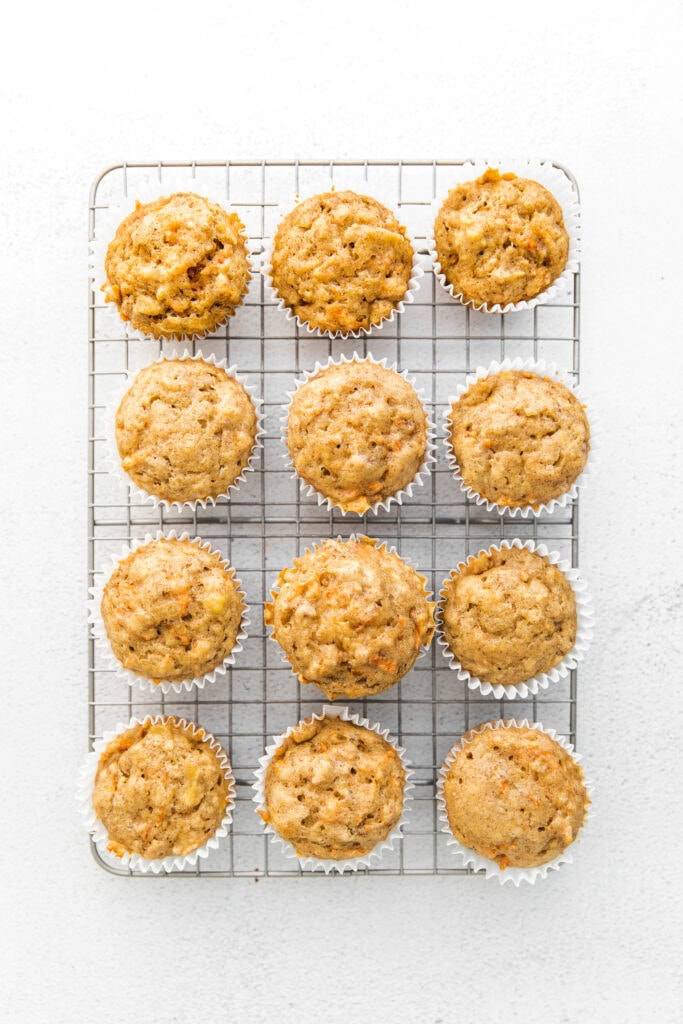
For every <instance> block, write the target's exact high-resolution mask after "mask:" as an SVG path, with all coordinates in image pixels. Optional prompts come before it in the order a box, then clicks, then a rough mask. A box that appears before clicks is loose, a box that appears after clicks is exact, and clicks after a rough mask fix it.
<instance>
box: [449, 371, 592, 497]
mask: <svg viewBox="0 0 683 1024" xmlns="http://www.w3.org/2000/svg"><path fill="white" fill-rule="evenodd" d="M448 419H449V421H450V427H451V430H450V436H451V443H452V445H453V452H454V455H455V458H456V460H457V463H458V466H459V467H460V475H461V476H462V478H463V480H464V482H465V485H466V486H467V487H471V488H472V490H474V491H476V492H477V493H478V494H480V495H481V496H482V497H484V498H487V499H488V500H489V501H494V502H496V503H497V504H498V505H503V506H518V507H523V506H527V505H531V506H532V507H533V508H537V507H538V506H539V505H543V504H545V503H547V502H549V501H551V500H552V499H553V498H559V497H560V496H561V495H562V494H564V493H565V492H566V491H568V490H569V489H570V488H571V486H572V484H573V483H574V481H575V480H577V479H578V477H579V476H580V475H581V473H582V472H583V469H584V466H585V465H586V461H587V459H588V452H589V450H590V427H589V424H588V419H587V417H586V413H585V412H584V408H583V406H582V405H581V402H580V401H579V399H578V398H577V397H576V395H575V394H574V393H573V392H572V391H571V390H570V389H569V388H568V387H566V386H565V385H564V384H561V383H560V382H559V381H556V380H551V379H550V378H549V377H539V376H538V375H537V374H535V373H530V372H528V371H526V370H504V371H502V372H501V373H495V374H491V376H489V377H483V378H481V379H480V380H478V381H475V383H474V384H472V385H471V386H470V387H469V388H468V389H467V391H466V392H465V393H464V395H462V396H461V397H460V399H459V400H458V401H457V402H454V403H453V405H452V406H451V410H450V413H449V416H448Z"/></svg>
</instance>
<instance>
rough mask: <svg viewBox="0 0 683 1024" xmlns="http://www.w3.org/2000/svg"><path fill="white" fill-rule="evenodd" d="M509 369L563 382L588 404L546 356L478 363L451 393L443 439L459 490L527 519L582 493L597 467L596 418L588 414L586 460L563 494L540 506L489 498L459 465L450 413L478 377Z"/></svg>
mask: <svg viewBox="0 0 683 1024" xmlns="http://www.w3.org/2000/svg"><path fill="white" fill-rule="evenodd" d="M508 370H525V371H528V372H529V373H534V374H536V376H538V377H547V378H549V379H551V380H554V381H557V382H558V383H560V384H564V385H565V387H567V388H569V390H570V391H571V392H573V394H574V395H575V396H576V397H577V398H578V399H579V400H580V401H581V403H582V405H584V407H585V406H586V403H585V400H584V396H583V391H582V389H581V388H580V387H579V386H578V385H577V384H574V382H573V380H572V377H571V374H569V373H568V372H567V371H566V370H562V369H560V368H559V367H558V366H556V365H555V364H554V363H546V361H545V360H544V359H522V358H521V357H520V356H518V357H517V358H516V359H509V358H508V359H504V360H503V361H502V363H498V362H496V361H495V360H494V362H492V363H489V365H488V366H487V367H483V366H479V367H477V370H476V372H475V373H472V374H469V375H468V376H467V378H466V379H465V382H464V384H459V385H458V390H457V393H456V394H455V395H451V396H449V398H448V400H447V402H446V409H445V411H444V427H445V435H446V436H445V438H444V443H445V445H446V450H447V452H448V464H449V466H450V468H451V472H452V473H453V476H454V477H455V479H456V480H457V481H458V483H459V484H460V490H461V491H462V492H463V493H464V494H465V495H467V497H468V498H470V499H471V500H472V501H474V502H476V504H477V505H485V506H486V510H487V511H488V512H492V511H493V510H494V509H495V511H496V512H499V513H500V514H501V515H504V514H505V513H506V512H507V513H508V515H510V516H512V517H513V518H514V517H515V516H521V518H522V519H528V518H529V517H530V516H533V517H534V518H538V517H539V516H540V515H541V514H542V513H543V512H552V511H553V510H554V509H556V508H564V507H565V506H566V505H568V504H569V503H570V502H571V501H573V500H574V499H575V498H576V496H577V495H578V493H579V488H580V487H585V486H586V484H587V482H588V477H589V476H590V474H591V473H592V472H593V470H594V468H595V453H596V450H597V446H596V442H595V428H596V418H595V416H594V415H593V411H592V410H591V415H590V417H588V425H589V427H590V444H589V447H588V457H587V459H586V464H585V466H584V467H583V469H582V471H581V473H580V474H579V476H578V477H577V478H576V480H575V481H574V482H573V484H572V485H571V487H569V488H568V490H566V491H565V492H564V493H563V494H560V495H559V496H558V497H557V498H551V499H550V501H548V502H545V503H544V504H542V505H538V506H534V505H499V504H498V503H497V502H495V501H490V500H489V499H488V498H486V497H484V496H483V495H481V494H479V493H478V492H477V491H475V490H474V488H472V487H468V485H467V484H466V483H465V481H464V480H463V478H462V475H461V472H460V466H459V464H458V460H457V458H456V455H455V452H454V450H453V444H452V442H451V425H450V419H449V416H450V412H451V408H452V406H453V405H454V404H455V402H457V401H459V399H460V398H462V396H463V395H464V394H465V392H466V391H467V390H469V388H470V387H471V386H472V385H473V384H474V383H475V382H476V381H478V380H481V379H482V378H483V377H491V376H493V375H494V374H497V373H504V372H506V371H508Z"/></svg>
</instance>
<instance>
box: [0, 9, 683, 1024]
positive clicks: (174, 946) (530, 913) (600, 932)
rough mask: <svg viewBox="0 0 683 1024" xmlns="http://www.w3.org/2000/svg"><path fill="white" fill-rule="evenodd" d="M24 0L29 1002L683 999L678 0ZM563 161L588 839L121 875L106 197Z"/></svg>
mask: <svg viewBox="0 0 683 1024" xmlns="http://www.w3.org/2000/svg"><path fill="white" fill-rule="evenodd" d="M420 6H421V5H420V4H418V3H416V2H415V0H413V2H412V3H406V2H404V0H394V2H393V3H392V4H387V5H385V4H383V3H382V4H380V3H374V4H373V3H371V2H370V0H365V2H364V3H356V2H347V3H341V4H338V5H336V6H330V5H326V4H323V3H320V2H303V0H301V2H294V3H286V2H281V3H276V2H272V0H271V2H261V3H260V4H254V3H252V4H245V3H240V4H234V3H230V2H229V0H225V2H223V3H195V4H193V5H190V4H181V3H179V2H173V0H166V2H165V3H158V2H154V3H150V2H148V3H145V2H138V3H129V2H122V3H119V4H111V3H110V4H109V5H106V6H105V5H99V4H95V3H92V2H91V3H89V4H87V5H86V4H80V3H71V4H69V3H65V4H61V5H59V4H56V5H52V8H51V10H50V11H46V10H43V9H41V7H40V6H39V5H27V4H24V5H21V4H16V5H12V16H13V19H14V20H13V21H12V22H6V23H5V25H4V26H3V36H4V39H3V42H4V46H3V51H4V52H3V55H2V62H1V63H0V87H1V88H0V110H1V111H2V135H1V136H0V138H1V139H2V150H1V152H0V186H1V187H0V290H1V296H2V301H1V302H0V335H1V337H0V387H1V388H2V397H1V402H0V417H1V427H2V436H1V441H0V451H1V463H0V465H1V466H2V478H1V479H2V491H3V501H2V506H1V507H2V526H3V535H2V541H1V543H0V596H1V598H2V616H1V618H0V624H1V627H0V628H1V629H2V660H1V662H0V664H1V666H2V673H3V677H4V678H3V680H2V686H3V695H4V697H3V702H2V707H3V710H4V712H5V715H4V722H3V725H2V728H1V729H0V760H1V762H2V769H1V772H0V885H1V886H2V891H1V895H0V916H1V918H2V927H0V975H1V976H2V979H1V983H0V1000H1V1001H2V1004H3V1006H2V1010H1V1011H0V1019H2V1021H3V1022H5V1021H6V1022H8V1024H9V1022H12V1024H14V1022H21V1024H33V1022H34V1021H35V1022H41V1024H42V1022H49V1024H61V1022H69V1024H81V1022H88V1024H89V1022H91V1021H92V1022H95V1021H97V1022H98V1024H99V1022H102V1024H105V1022H106V1024H108V1022H112V1024H114V1022H115V1024H128V1022H135V1021H149V1022H151V1024H167V1022H169V1024H170V1022H190V1024H195V1022H201V1021H203V1020H208V1021H211V1020H216V1021H221V1022H226V1024H236V1022H240V1024H242V1022H244V1024H260V1022H270V1021H275V1020H277V1021H280V1022H282V1024H289V1022H292V1024H308V1022H319V1021H324V1022H325V1024H337V1022H342V1021H343V1022H347V1021H357V1022H365V1021H368V1022H370V1021H372V1022H373V1024H384V1022H390V1024H393V1022H396V1024H404V1022H405V1024H438V1022H441V1024H450V1022H455V1021H463V1022H470V1021H493V1022H497V1021H506V1022H511V1024H514V1022H517V1021H523V1022H524V1024H536V1022H544V1024H554V1022H558V1024H559V1022H571V1024H574V1022H580V1024H583V1022H589V1024H602V1022H615V1024H629V1022H638V1024H640V1022H648V1024H650V1022H654V1024H668V1022H674V1021H678V1020H680V1019H681V1018H680V1013H681V999H682V995H683V993H682V990H681V972H680V950H679V946H680V934H681V899H680V897H681V892H680V884H679V882H678V878H679V875H680V870H679V865H678V860H679V856H680V849H681V842H682V840H683V834H682V829H681V801H680V796H679V792H680V789H681V781H682V780H681V758H680V750H681V728H680V724H681V707H682V706H683V700H682V699H681V685H682V680H681V673H680V668H679V664H680V658H681V654H682V653H683V652H682V651H681V647H682V640H681V637H682V634H683V623H682V622H681V606H682V597H683V593H682V584H681V579H682V576H683V560H682V558H681V547H680V533H681V529H680V523H679V520H678V517H679V516H680V515H681V513H683V496H682V491H683V486H682V485H683V473H682V467H681V454H680V452H681V448H682V447H683V427H682V421H683V415H682V411H681V410H682V406H681V371H682V370H683V366H682V361H683V360H682V357H681V353H682V352H683V337H681V327H680V325H681V315H680V310H679V309H678V308H677V307H678V306H679V305H680V298H679V296H680V290H681V279H682V277H683V266H682V265H681V245H680V237H681V226H682V225H681V199H680V197H681V186H680V175H681V167H680V162H681V156H682V155H683V154H682V153H681V143H680V140H681V127H682V125H681V117H680V96H681V74H680V64H681V57H680V51H681V42H682V38H681V37H682V34H681V14H680V10H681V8H680V4H678V3H670V2H661V3H654V4H647V5H645V4H644V5H639V7H638V14H637V15H634V14H632V13H631V10H632V7H633V5H622V6H621V7H620V8H619V9H616V8H615V9H613V10H608V9H606V5H605V7H604V8H603V5H600V4H598V3H592V4H583V3H580V2H575V3H567V4H562V5H557V4H555V5H551V4H548V3H547V2H546V3H542V4H541V3H530V4H524V3H517V4H510V3H508V4H505V5H498V4H496V3H492V2H491V3H487V4H476V3H475V4H469V5H460V4H458V3H457V2H456V0H452V2H450V3H440V2H433V3H430V4H424V5H423V6H424V11H422V12H420V10H419V8H420ZM490 152H498V153H500V152H503V153H505V152H508V153H523V154H532V155H540V156H551V157H554V158H556V159H559V160H561V161H563V162H564V163H566V164H567V165H568V166H569V167H570V168H571V169H572V170H573V171H574V173H575V175H576V177H577V178H578V181H579V184H580V187H581V192H582V200H583V225H584V228H583V230H584V261H583V271H584V274H583V319H582V333H583V348H582V371H583V381H584V384H585V387H586V389H587V390H589V391H590V395H591V397H592V405H593V407H594V408H595V409H596V411H597V412H599V416H600V424H601V450H602V457H601V466H600V472H599V473H598V475H597V476H596V477H595V478H594V480H593V481H592V482H591V485H590V489H589V490H588V491H587V492H586V494H585V497H584V498H583V499H582V517H581V530H582V545H581V560H582V566H583V570H584V573H585V575H586V577H587V578H588V580H589V582H590V584H591V589H592V592H593V596H594V599H595V603H596V606H597V611H598V630H597V640H596V642H595V643H594V645H593V648H592V651H591V653H590V655H589V658H588V661H587V663H585V665H584V666H583V667H582V669H581V673H580V703H579V726H578V735H579V749H580V750H581V752H582V753H583V754H584V757H585V761H586V764H587V765H588V766H589V767H590V771H591V774H592V775H593V776H594V777H595V780H596V782H597V784H598V788H597V791H596V798H595V810H596V812H597V813H596V821H595V825H594V827H593V828H592V830H591V832H590V835H589V836H588V837H587V838H586V840H585V842H584V843H583V844H582V846H581V849H580V851H579V853H580V856H577V858H576V862H575V864H574V865H573V866H571V867H570V868H569V869H566V870H563V871H561V872H559V873H557V874H555V875H553V876H552V877H551V878H549V879H548V880H547V881H546V882H545V884H539V885H537V886H536V887H535V888H529V887H526V888H523V889H521V890H519V891H518V890H513V889H511V888H510V887H505V888H504V889H501V888H499V887H498V886H497V885H495V884H492V883H486V882H485V881H484V880H483V879H462V878H450V879H449V878H441V879H392V878H375V879H372V878H371V879H366V878H360V879H355V880H348V879H339V880H328V881H325V880H324V879H320V878H318V879H316V880H312V881H305V880H271V881H267V880H264V881H261V882H259V883H258V884H254V882H253V881H239V880H235V881H232V880H223V881H221V880H192V879H187V880H178V881H170V882H169V881H163V880H157V881H146V880H132V881H127V880H122V879H117V878H114V877H111V876H109V875H107V874H105V873H104V872H102V871H99V870H98V868H97V867H96V866H95V864H94V862H93V860H92V858H91V857H90V854H89V852H88V846H87V841H86V839H85V837H84V835H83V834H82V832H81V830H80V826H79V822H78V820H77V817H76V813H75V810H74V802H73V790H74V783H75V779H76V775H77V770H78V766H79V764H80V762H81V760H82V757H83V754H84V751H85V737H86V732H87V717H86V714H87V709H86V633H85V619H84V609H83V602H84V598H85V595H86V591H85V588H86V551H85V536H86V489H85V488H86V427H87V416H86V379H87V378H86V371H87V362H86V358H87V342H86V339H87V324H86V308H85V302H86V237H87V235H86V232H87V217H86V209H87V197H88V188H89V185H90V183H91V181H92V179H93V178H94V176H95V174H96V173H97V172H99V171H100V170H101V169H102V168H103V167H105V166H108V165H109V164H111V163H115V162H118V161H120V160H122V159H129V160H135V159H141V160H145V159H159V158H162V159H173V158H176V159H186V158H190V159H192V158H195V159H211V158H216V157H218V158H223V157H225V156H231V157H233V158H239V157H243V158H251V157H259V158H261V157H278V156H281V157H292V156H299V157H301V158H306V157H309V158H310V157H313V156H320V155H325V156H329V155H336V156H339V157H344V156H347V157H358V156H361V157H364V156H368V157H395V156H404V157H406V158H410V157H412V158H418V157H430V158H431V157H433V156H441V157H444V158H447V157H452V158H457V157H462V156H470V155H486V154H487V153H490Z"/></svg>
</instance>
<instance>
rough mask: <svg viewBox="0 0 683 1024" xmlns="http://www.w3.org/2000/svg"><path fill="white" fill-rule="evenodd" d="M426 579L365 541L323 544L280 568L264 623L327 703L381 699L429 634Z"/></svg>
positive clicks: (431, 611) (431, 613)
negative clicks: (374, 695)
mask: <svg viewBox="0 0 683 1024" xmlns="http://www.w3.org/2000/svg"><path fill="white" fill-rule="evenodd" d="M425 584H426V579H425V577H424V576H420V575H418V573H417V572H415V570H414V569H412V568H411V567H410V566H409V565H406V563H405V562H404V561H403V559H401V558H399V556H398V555H397V554H396V553H394V552H391V551H387V549H386V548H385V547H382V548H378V547H377V546H376V544H375V541H373V540H371V539H370V538H369V537H359V538H358V539H357V540H348V541H341V540H325V541H323V542H322V544H321V546H320V547H318V548H314V550H313V551H308V552H307V553H306V554H305V555H302V557H301V558H296V559H295V560H294V566H293V567H292V568H288V569H283V570H282V572H281V573H280V575H279V577H278V580H277V584H276V587H278V588H279V590H278V591H277V592H276V591H274V592H273V601H272V603H269V602H267V603H266V606H265V613H264V621H265V623H266V625H269V626H272V627H273V639H274V640H277V642H278V643H279V644H280V646H281V647H282V649H283V650H284V652H285V655H286V657H287V660H288V661H289V663H290V664H291V666H292V669H293V671H294V672H296V673H297V675H298V676H299V679H300V681H301V682H302V683H314V684H315V685H316V686H318V687H319V688H320V689H321V690H322V691H323V693H324V694H325V696H326V697H328V699H329V700H337V698H339V697H346V698H347V699H350V700H355V699H356V698H359V697H371V696H372V695H373V694H375V693H381V692H382V691H383V690H387V689H388V688H389V687H390V686H393V685H394V684H395V683H397V682H398V681H399V679H402V678H403V676H404V675H405V674H406V673H407V672H408V671H409V670H410V669H411V668H412V667H413V665H414V663H415V660H416V658H417V656H418V654H419V653H420V648H421V647H422V646H427V645H428V644H429V642H430V641H431V638H432V635H433V632H434V605H433V604H432V603H431V602H430V601H428V600H427V593H426V590H425Z"/></svg>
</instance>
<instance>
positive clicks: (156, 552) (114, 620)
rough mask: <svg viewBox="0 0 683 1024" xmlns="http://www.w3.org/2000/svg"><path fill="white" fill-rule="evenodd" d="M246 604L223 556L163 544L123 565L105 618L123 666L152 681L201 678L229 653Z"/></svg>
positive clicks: (180, 543) (178, 543) (108, 590)
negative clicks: (223, 560)
mask: <svg viewBox="0 0 683 1024" xmlns="http://www.w3.org/2000/svg"><path fill="white" fill-rule="evenodd" d="M244 611H245V606H244V603H243V600H242V597H241V595H240V592H239V590H238V588H237V584H236V583H235V581H234V579H233V577H232V575H231V574H230V572H229V571H228V570H227V569H225V568H224V567H223V564H222V559H221V556H220V554H219V553H218V552H213V553H210V552H208V551H206V550H205V549H204V548H201V547H199V546H198V545H197V544H193V543H192V542H191V541H189V540H175V539H167V538H161V539H159V540H153V541H151V542H150V543H149V544H145V545H143V546H142V547H139V548H137V549H136V550H135V551H133V552H132V553H131V554H129V555H127V556H126V558H124V559H123V560H122V561H120V562H119V564H118V565H117V567H116V569H115V570H114V572H113V573H112V575H111V576H110V578H109V580H108V581H107V583H106V584H105V586H104V591H103V594H102V605H101V612H102V620H103V622H104V626H105V629H106V631H107V636H108V638H109V642H110V644H111V646H112V650H113V652H114V654H115V655H116V657H117V658H118V660H119V661H120V662H121V664H122V665H123V667H124V668H126V669H128V670H130V671H131V672H136V673H138V674H139V675H142V676H146V677H147V678H148V679H151V680H152V681H153V682H155V683H158V682H161V681H162V680H166V679H168V680H181V679H196V678H198V677H200V676H203V675H205V674H206V673H208V672H211V671H212V670H213V669H215V668H217V667H218V666H219V665H221V664H222V663H223V662H224V661H225V659H226V658H227V657H228V656H229V655H230V652H231V651H232V649H233V647H234V646H235V643H236V641H237V635H238V633H239V630H240V624H241V621H242V615H243V613H244Z"/></svg>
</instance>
